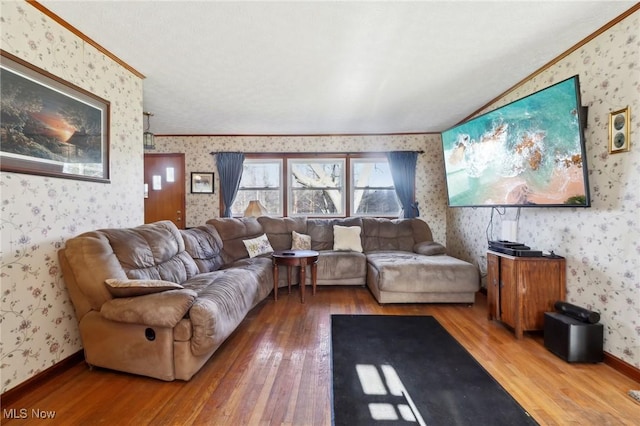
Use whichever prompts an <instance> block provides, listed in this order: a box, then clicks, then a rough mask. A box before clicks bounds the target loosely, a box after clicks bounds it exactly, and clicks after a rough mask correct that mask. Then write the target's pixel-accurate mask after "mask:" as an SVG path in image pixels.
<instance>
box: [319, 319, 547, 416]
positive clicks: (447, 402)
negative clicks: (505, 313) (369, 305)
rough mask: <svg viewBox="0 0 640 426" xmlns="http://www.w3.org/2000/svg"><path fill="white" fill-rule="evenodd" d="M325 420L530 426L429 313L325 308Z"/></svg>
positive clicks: (512, 400) (517, 407) (498, 387)
mask: <svg viewBox="0 0 640 426" xmlns="http://www.w3.org/2000/svg"><path fill="white" fill-rule="evenodd" d="M331 343H332V373H333V395H332V396H333V419H334V424H335V425H336V426H342V425H349V426H355V425H381V426H382V425H408V424H427V425H476V426H477V425H535V424H537V423H536V422H535V421H534V420H533V419H532V418H531V417H530V416H529V415H528V413H527V412H525V411H524V410H523V409H522V407H521V406H520V405H519V404H518V403H517V402H516V401H515V400H514V399H513V398H512V397H511V395H509V394H508V393H507V392H506V391H505V390H504V389H503V388H502V386H500V384H498V382H496V381H495V380H494V379H493V377H491V376H490V375H489V373H487V371H486V370H485V369H484V368H483V367H482V366H481V365H480V364H479V363H478V362H477V361H476V360H475V359H474V358H473V357H472V356H471V355H470V354H469V352H467V350H466V349H465V348H464V347H463V346H462V345H460V344H459V343H458V342H457V341H456V340H455V339H454V338H453V337H452V336H451V335H450V334H449V333H448V332H447V331H446V330H445V329H444V327H442V326H441V325H440V323H438V321H437V320H436V319H435V318H433V317H430V316H384V315H332V316H331Z"/></svg>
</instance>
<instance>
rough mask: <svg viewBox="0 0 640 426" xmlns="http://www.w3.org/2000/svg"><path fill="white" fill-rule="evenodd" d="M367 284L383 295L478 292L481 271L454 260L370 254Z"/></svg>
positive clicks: (394, 252)
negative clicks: (389, 292) (380, 291)
mask: <svg viewBox="0 0 640 426" xmlns="http://www.w3.org/2000/svg"><path fill="white" fill-rule="evenodd" d="M367 263H368V277H367V279H368V280H371V281H372V282H371V283H370V285H376V286H377V287H378V288H379V289H380V290H382V291H396V292H407V293H425V292H435V293H438V292H443V293H456V292H469V291H472V292H475V291H477V290H478V289H479V286H480V284H479V275H478V270H477V268H476V267H475V266H473V265H472V264H470V263H468V262H465V261H463V260H460V259H456V258H455V257H451V256H446V255H439V256H424V255H420V254H416V253H409V252H400V251H389V252H375V253H368V254H367Z"/></svg>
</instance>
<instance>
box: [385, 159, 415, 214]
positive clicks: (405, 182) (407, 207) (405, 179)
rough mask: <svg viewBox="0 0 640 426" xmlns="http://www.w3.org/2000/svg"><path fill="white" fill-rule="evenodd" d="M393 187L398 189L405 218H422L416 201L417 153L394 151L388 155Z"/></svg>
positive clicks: (397, 192)
mask: <svg viewBox="0 0 640 426" xmlns="http://www.w3.org/2000/svg"><path fill="white" fill-rule="evenodd" d="M387 159H388V160H389V167H390V169H391V177H392V178H393V185H394V186H395V187H396V194H397V195H398V200H400V204H402V209H403V210H404V217H405V218H413V217H418V216H420V210H418V203H417V202H416V200H415V186H416V163H417V162H418V153H417V152H415V151H392V152H389V153H387Z"/></svg>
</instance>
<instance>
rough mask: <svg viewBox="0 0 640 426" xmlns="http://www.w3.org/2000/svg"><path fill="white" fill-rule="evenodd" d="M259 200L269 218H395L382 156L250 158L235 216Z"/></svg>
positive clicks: (395, 208) (392, 192) (397, 205)
mask: <svg viewBox="0 0 640 426" xmlns="http://www.w3.org/2000/svg"><path fill="white" fill-rule="evenodd" d="M251 200H259V201H260V203H262V205H264V206H265V207H266V209H267V211H268V214H269V215H270V216H309V217H346V216H379V217H398V215H399V214H400V212H401V210H402V209H401V206H400V202H399V201H398V198H397V196H396V191H395V188H394V185H393V178H392V176H391V171H390V169H389V163H388V161H387V158H386V157H384V156H380V154H373V153H367V152H363V153H358V154H325V157H319V156H318V155H316V154H304V153H289V154H284V153H283V154H260V153H258V154H249V156H248V157H247V158H245V160H244V164H243V172H242V179H241V180H240V187H239V188H238V194H237V195H236V199H235V201H234V203H233V206H231V211H232V213H233V216H235V217H239V216H240V217H241V216H244V210H245V209H246V208H247V206H248V205H249V201H251Z"/></svg>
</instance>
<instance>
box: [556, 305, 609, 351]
mask: <svg viewBox="0 0 640 426" xmlns="http://www.w3.org/2000/svg"><path fill="white" fill-rule="evenodd" d="M603 337H604V327H603V326H602V324H591V323H587V322H582V321H579V320H577V319H575V318H572V317H569V316H566V315H562V314H559V313H556V312H545V314H544V346H545V348H547V349H548V350H550V351H551V352H553V353H554V354H556V355H558V356H559V357H560V358H562V359H564V360H565V361H567V362H602V360H603V357H604V353H603V351H602V343H603Z"/></svg>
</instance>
